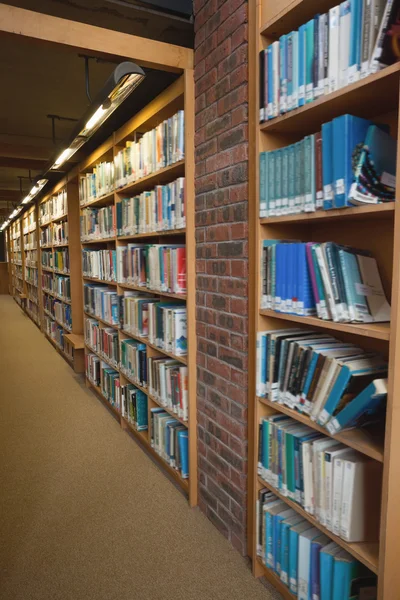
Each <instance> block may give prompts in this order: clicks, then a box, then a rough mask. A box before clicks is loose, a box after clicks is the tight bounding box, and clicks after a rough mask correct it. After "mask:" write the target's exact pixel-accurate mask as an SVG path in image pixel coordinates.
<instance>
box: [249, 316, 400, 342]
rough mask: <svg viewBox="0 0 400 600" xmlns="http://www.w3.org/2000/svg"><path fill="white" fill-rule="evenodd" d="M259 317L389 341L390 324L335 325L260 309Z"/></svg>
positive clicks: (313, 318)
mask: <svg viewBox="0 0 400 600" xmlns="http://www.w3.org/2000/svg"><path fill="white" fill-rule="evenodd" d="M260 315H263V316H264V317H273V318H274V319H283V320H285V321H293V322H294V323H303V324H304V325H307V326H309V327H319V328H322V329H332V330H334V331H342V332H344V333H352V334H354V335H360V336H364V337H369V338H374V339H377V340H385V341H388V340H389V336H390V323H335V322H334V321H324V320H322V319H318V318H317V317H300V316H298V315H290V314H286V313H280V312H275V311H274V310H266V309H261V310H260Z"/></svg>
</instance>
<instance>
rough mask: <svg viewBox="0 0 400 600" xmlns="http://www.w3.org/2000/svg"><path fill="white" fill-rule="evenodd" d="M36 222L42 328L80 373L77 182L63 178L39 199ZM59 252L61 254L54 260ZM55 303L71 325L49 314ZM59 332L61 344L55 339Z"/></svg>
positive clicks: (80, 275) (79, 274)
mask: <svg viewBox="0 0 400 600" xmlns="http://www.w3.org/2000/svg"><path fill="white" fill-rule="evenodd" d="M38 224H39V236H38V240H39V245H40V256H39V275H40V280H39V281H40V301H41V305H40V306H41V325H42V331H43V333H44V334H45V336H46V337H47V339H48V340H49V341H50V343H51V344H53V346H54V347H55V348H56V349H57V350H58V352H59V353H60V354H61V356H63V358H65V360H67V362H68V363H69V364H70V365H71V367H72V368H73V369H74V371H75V372H76V373H83V371H84V354H83V343H82V339H83V338H82V331H83V316H82V286H81V277H82V270H81V257H80V241H79V198H78V188H77V185H76V183H74V182H73V181H71V182H70V181H68V179H67V178H64V179H62V180H61V181H60V182H59V183H58V184H57V185H56V186H55V187H54V188H53V189H52V190H51V192H49V193H48V194H46V196H44V197H43V198H42V199H41V200H40V202H39V204H38ZM62 232H64V233H62ZM59 253H64V254H61V257H60V258H58V259H57V255H58V254H59ZM65 253H68V258H65ZM66 261H67V263H66ZM57 266H58V267H60V266H61V267H62V268H57ZM68 292H69V293H68ZM54 302H56V303H58V310H60V309H61V315H65V314H66V311H67V312H68V314H69V316H70V318H71V321H72V326H68V323H67V322H66V320H65V319H63V318H62V316H61V315H60V314H59V315H56V314H52V311H51V305H52V303H54ZM52 332H53V334H54V335H52ZM61 332H62V339H63V342H62V344H61V343H60V342H59V341H58V339H57V338H58V337H60V334H61ZM57 334H58V335H57ZM79 340H80V342H79Z"/></svg>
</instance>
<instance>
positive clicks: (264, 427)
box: [262, 419, 269, 478]
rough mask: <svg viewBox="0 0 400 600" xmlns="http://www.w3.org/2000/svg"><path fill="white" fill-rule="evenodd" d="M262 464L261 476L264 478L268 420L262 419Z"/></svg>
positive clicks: (267, 455)
mask: <svg viewBox="0 0 400 600" xmlns="http://www.w3.org/2000/svg"><path fill="white" fill-rule="evenodd" d="M262 441H263V444H262V466H263V476H264V478H265V475H266V473H267V472H268V470H269V421H268V419H264V420H263V422H262Z"/></svg>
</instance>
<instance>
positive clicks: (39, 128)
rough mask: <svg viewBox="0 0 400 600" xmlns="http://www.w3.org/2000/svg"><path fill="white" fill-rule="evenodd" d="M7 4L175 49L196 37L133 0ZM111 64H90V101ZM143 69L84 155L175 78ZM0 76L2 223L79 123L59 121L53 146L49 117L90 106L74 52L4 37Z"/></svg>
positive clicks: (180, 21) (19, 0) (177, 20)
mask: <svg viewBox="0 0 400 600" xmlns="http://www.w3.org/2000/svg"><path fill="white" fill-rule="evenodd" d="M6 4H10V5H13V6H18V7H21V8H26V9H30V10H36V11H40V12H44V13H47V14H51V15H53V16H59V17H64V18H69V19H72V20H78V21H81V22H87V23H90V24H92V25H98V26H100V27H107V28H109V29H115V30H119V31H123V32H125V33H131V34H135V35H140V36H142V37H148V38H152V39H157V40H159V41H166V42H170V43H174V44H176V45H184V46H191V44H192V40H193V27H192V24H191V23H190V22H189V21H188V20H187V19H184V18H181V17H177V16H176V15H169V14H162V13H161V12H160V11H153V10H150V11H149V10H147V9H145V10H143V7H142V8H140V7H137V6H133V4H132V1H131V0H129V1H124V0H51V1H49V0H44V1H40V2H38V1H37V0H32V1H31V0H14V1H11V2H7V3H6ZM115 64H116V63H110V62H98V61H97V60H90V61H89V70H90V93H91V96H92V98H93V97H94V96H95V95H96V93H97V92H98V91H99V90H101V88H102V86H103V84H104V83H105V81H106V79H107V77H108V76H109V75H110V73H111V72H112V70H113V69H114V68H115ZM145 71H146V78H145V80H144V82H143V83H142V84H141V85H140V86H139V87H138V88H137V89H136V90H135V92H134V93H133V94H132V96H131V97H130V98H128V99H127V100H126V101H125V103H124V104H123V105H122V106H121V107H120V108H119V109H118V110H117V111H115V113H114V114H113V115H112V116H111V117H110V119H109V120H108V122H107V124H106V125H104V126H103V127H102V128H101V129H100V131H99V132H97V134H96V135H95V136H94V137H93V139H92V140H91V142H90V144H87V145H86V146H85V147H84V149H83V155H87V154H89V153H90V152H91V150H92V149H94V148H95V147H97V146H98V145H99V144H100V143H101V142H102V141H103V140H105V139H107V137H109V135H111V133H112V131H114V130H115V129H117V128H118V127H119V126H120V125H122V124H123V123H124V122H125V121H126V120H127V119H128V118H130V117H131V116H132V115H134V114H135V113H136V112H137V111H138V110H140V109H141V108H142V107H143V106H145V105H146V104H147V103H148V102H149V100H151V99H152V98H154V97H155V96H157V95H158V94H159V93H160V92H161V91H162V90H163V89H165V88H166V87H167V86H168V85H170V83H172V81H173V80H174V79H175V78H176V75H174V74H173V73H166V72H161V71H154V70H150V69H145ZM0 74H1V81H2V88H3V89H7V90H9V92H8V93H7V94H4V93H3V94H2V95H1V97H0V220H3V216H4V215H5V216H7V215H8V214H9V212H11V210H10V209H12V206H13V204H17V203H18V202H19V201H20V199H21V197H23V195H22V196H21V191H20V188H21V187H22V193H23V192H26V191H28V190H29V189H30V187H31V184H30V180H29V175H30V176H31V177H35V176H36V175H38V174H40V173H41V172H42V170H43V168H44V167H45V165H46V164H47V161H48V160H49V159H50V158H51V157H53V156H54V154H55V153H56V152H57V148H59V147H60V145H62V142H64V141H67V140H68V138H69V136H70V134H71V131H72V130H73V128H74V126H75V124H76V123H75V121H64V120H56V122H55V128H56V130H55V131H56V145H54V144H53V139H52V125H51V120H50V119H49V118H47V115H49V114H54V115H58V116H61V117H68V118H71V119H80V118H81V117H82V115H83V114H84V112H85V110H86V109H87V107H88V104H89V101H88V98H87V96H86V91H85V70H84V59H83V58H81V57H79V52H78V50H74V49H73V48H68V47H66V46H61V45H58V44H49V43H39V42H38V41H34V40H30V39H28V38H24V37H22V36H16V35H7V34H2V35H0ZM79 158H82V151H80V156H79Z"/></svg>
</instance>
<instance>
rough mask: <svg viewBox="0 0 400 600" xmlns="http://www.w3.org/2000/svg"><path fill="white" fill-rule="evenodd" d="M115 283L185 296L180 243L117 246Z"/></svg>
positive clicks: (184, 273)
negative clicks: (116, 281)
mask: <svg viewBox="0 0 400 600" xmlns="http://www.w3.org/2000/svg"><path fill="white" fill-rule="evenodd" d="M117 280H118V282H119V283H127V284H133V285H137V286H140V287H143V288H147V289H149V290H154V291H158V292H169V293H174V294H185V293H186V247H185V246H184V245H183V244H174V245H162V244H128V245H127V246H118V247H117Z"/></svg>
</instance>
